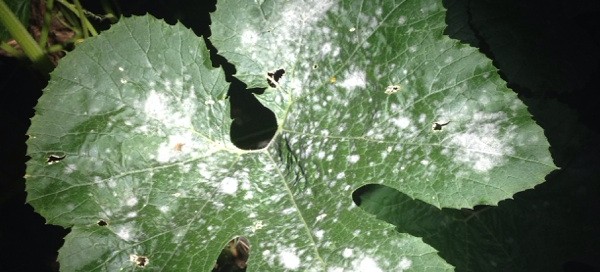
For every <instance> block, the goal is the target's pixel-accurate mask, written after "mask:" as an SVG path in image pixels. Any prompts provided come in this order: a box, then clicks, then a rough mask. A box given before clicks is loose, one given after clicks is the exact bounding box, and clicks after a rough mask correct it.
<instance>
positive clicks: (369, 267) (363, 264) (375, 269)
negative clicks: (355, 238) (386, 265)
mask: <svg viewBox="0 0 600 272" xmlns="http://www.w3.org/2000/svg"><path fill="white" fill-rule="evenodd" d="M355 267H356V268H357V271H361V272H383V270H381V268H380V267H379V265H377V262H375V260H374V259H373V258H371V257H364V258H362V259H361V260H360V261H358V263H357V264H356V265H355Z"/></svg>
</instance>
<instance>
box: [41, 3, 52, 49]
mask: <svg viewBox="0 0 600 272" xmlns="http://www.w3.org/2000/svg"><path fill="white" fill-rule="evenodd" d="M53 8H54V0H47V2H46V9H45V10H44V24H43V25H42V31H41V33H40V40H39V42H38V44H39V45H40V47H42V48H45V47H46V46H47V43H48V32H49V31H50V24H51V23H52V9H53Z"/></svg>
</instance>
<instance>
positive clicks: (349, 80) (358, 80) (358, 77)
mask: <svg viewBox="0 0 600 272" xmlns="http://www.w3.org/2000/svg"><path fill="white" fill-rule="evenodd" d="M366 85H367V75H366V73H365V71H361V70H357V69H356V70H352V71H351V72H349V73H348V74H346V76H345V77H344V80H343V81H342V82H340V86H342V87H344V88H346V89H348V90H354V89H356V88H364V87H365V86H366Z"/></svg>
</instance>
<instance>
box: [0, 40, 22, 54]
mask: <svg viewBox="0 0 600 272" xmlns="http://www.w3.org/2000/svg"><path fill="white" fill-rule="evenodd" d="M0 49H2V50H4V51H6V53H8V55H9V56H11V57H17V58H18V57H22V56H23V52H21V51H19V50H17V49H15V48H14V47H12V46H10V44H8V43H6V42H0Z"/></svg>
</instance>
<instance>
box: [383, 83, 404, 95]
mask: <svg viewBox="0 0 600 272" xmlns="http://www.w3.org/2000/svg"><path fill="white" fill-rule="evenodd" d="M400 90H402V86H400V85H390V86H387V88H385V94H387V95H390V94H394V93H397V92H398V91H400Z"/></svg>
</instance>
